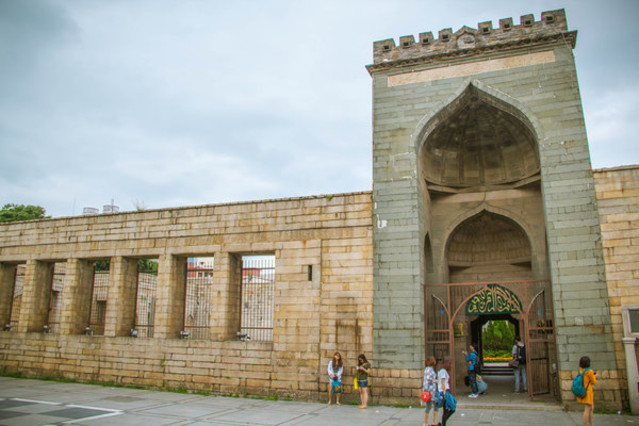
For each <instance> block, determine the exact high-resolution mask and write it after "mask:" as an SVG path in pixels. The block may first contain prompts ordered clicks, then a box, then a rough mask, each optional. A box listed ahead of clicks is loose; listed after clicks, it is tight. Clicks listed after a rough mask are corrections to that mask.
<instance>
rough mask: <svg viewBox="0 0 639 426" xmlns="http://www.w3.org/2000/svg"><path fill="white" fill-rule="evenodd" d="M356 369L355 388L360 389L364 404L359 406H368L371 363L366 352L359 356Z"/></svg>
mask: <svg viewBox="0 0 639 426" xmlns="http://www.w3.org/2000/svg"><path fill="white" fill-rule="evenodd" d="M356 370H357V376H356V377H355V383H356V386H355V389H359V396H360V399H361V401H362V405H360V406H359V408H368V376H369V374H371V363H370V362H368V360H367V359H366V356H365V355H364V354H361V355H360V356H358V357H357V367H356Z"/></svg>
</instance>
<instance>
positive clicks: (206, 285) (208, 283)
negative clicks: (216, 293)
mask: <svg viewBox="0 0 639 426" xmlns="http://www.w3.org/2000/svg"><path fill="white" fill-rule="evenodd" d="M213 265H214V259H213V257H189V258H188V260H187V262H186V291H185V301H184V331H186V332H188V333H189V337H190V338H191V339H197V340H208V339H210V337H211V329H210V314H211V288H212V286H213Z"/></svg>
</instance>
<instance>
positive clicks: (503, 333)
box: [482, 320, 515, 351]
mask: <svg viewBox="0 0 639 426" xmlns="http://www.w3.org/2000/svg"><path fill="white" fill-rule="evenodd" d="M483 333H484V335H483V336H482V341H483V344H484V349H488V350H495V351H497V350H510V349H511V348H512V347H513V345H514V344H515V326H514V325H512V324H511V323H509V322H508V321H506V320H500V321H489V322H488V324H487V325H486V328H485V329H484V331H483Z"/></svg>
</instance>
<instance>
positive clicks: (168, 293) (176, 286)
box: [154, 254, 187, 339]
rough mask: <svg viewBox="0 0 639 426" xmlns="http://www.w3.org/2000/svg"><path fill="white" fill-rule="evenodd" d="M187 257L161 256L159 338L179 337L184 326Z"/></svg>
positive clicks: (158, 297) (156, 327)
mask: <svg viewBox="0 0 639 426" xmlns="http://www.w3.org/2000/svg"><path fill="white" fill-rule="evenodd" d="M186 260H187V258H186V257H183V256H181V257H178V256H172V255H170V254H169V255H164V256H160V265H159V270H158V289H157V299H156V300H157V302H156V307H155V331H154V337H155V338H157V339H177V338H178V337H180V331H181V330H182V329H183V327H184V301H185V296H186V293H185V292H186Z"/></svg>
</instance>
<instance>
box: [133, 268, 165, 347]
mask: <svg viewBox="0 0 639 426" xmlns="http://www.w3.org/2000/svg"><path fill="white" fill-rule="evenodd" d="M158 266H159V265H158V261H157V259H140V261H139V262H138V282H137V289H136V297H135V320H134V323H135V324H134V326H133V328H134V329H135V330H137V334H136V337H153V327H154V324H155V300H156V294H157V288H158Z"/></svg>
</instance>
